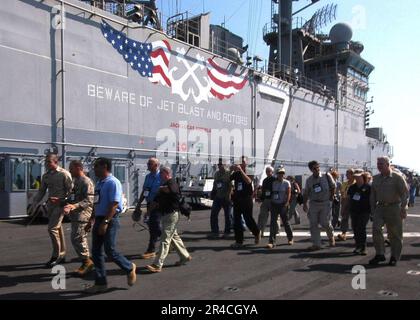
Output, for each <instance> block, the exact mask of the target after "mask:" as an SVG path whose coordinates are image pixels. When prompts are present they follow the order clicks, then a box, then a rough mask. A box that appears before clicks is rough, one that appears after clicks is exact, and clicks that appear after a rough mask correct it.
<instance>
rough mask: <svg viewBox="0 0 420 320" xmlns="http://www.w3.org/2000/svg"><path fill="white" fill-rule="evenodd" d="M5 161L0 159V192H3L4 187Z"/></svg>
mask: <svg viewBox="0 0 420 320" xmlns="http://www.w3.org/2000/svg"><path fill="white" fill-rule="evenodd" d="M5 179H6V160H4V159H0V191H4V189H5V187H6V182H5Z"/></svg>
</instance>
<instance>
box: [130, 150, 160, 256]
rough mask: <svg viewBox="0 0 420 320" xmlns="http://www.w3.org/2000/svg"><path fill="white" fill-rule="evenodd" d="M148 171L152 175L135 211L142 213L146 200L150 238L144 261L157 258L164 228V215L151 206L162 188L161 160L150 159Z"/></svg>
mask: <svg viewBox="0 0 420 320" xmlns="http://www.w3.org/2000/svg"><path fill="white" fill-rule="evenodd" d="M147 169H148V170H149V171H150V173H149V174H148V175H147V176H146V179H145V180H144V184H143V191H142V193H141V195H140V199H139V201H138V202H137V206H136V209H135V211H137V212H140V206H141V203H142V202H143V200H145V199H146V202H147V212H146V214H145V220H146V219H147V224H148V225H149V234H150V238H149V246H148V247H147V250H146V252H145V253H143V254H142V255H141V256H142V258H143V259H151V258H154V257H155V256H156V253H155V249H156V242H157V241H158V240H159V238H160V236H161V235H162V228H161V226H160V221H161V216H162V215H161V213H160V212H159V210H158V209H153V210H152V209H151V206H150V205H151V203H152V202H153V200H155V198H156V195H157V193H158V191H159V187H160V172H159V160H158V159H156V158H153V157H152V158H150V159H149V161H148V162H147Z"/></svg>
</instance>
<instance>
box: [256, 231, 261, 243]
mask: <svg viewBox="0 0 420 320" xmlns="http://www.w3.org/2000/svg"><path fill="white" fill-rule="evenodd" d="M260 241H261V231H258V234H257V235H256V236H255V244H259V243H260Z"/></svg>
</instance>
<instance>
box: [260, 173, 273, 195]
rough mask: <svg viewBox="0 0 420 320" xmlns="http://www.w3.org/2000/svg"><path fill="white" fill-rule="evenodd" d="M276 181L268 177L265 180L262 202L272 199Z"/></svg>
mask: <svg viewBox="0 0 420 320" xmlns="http://www.w3.org/2000/svg"><path fill="white" fill-rule="evenodd" d="M275 180H276V178H274V177H273V176H271V177H267V178H265V179H264V180H263V183H262V189H261V200H265V199H271V196H272V192H273V182H274V181H275Z"/></svg>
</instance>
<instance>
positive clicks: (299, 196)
mask: <svg viewBox="0 0 420 320" xmlns="http://www.w3.org/2000/svg"><path fill="white" fill-rule="evenodd" d="M296 201H297V203H298V204H299V205H302V204H303V195H302V193H298V195H297V197H296Z"/></svg>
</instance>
